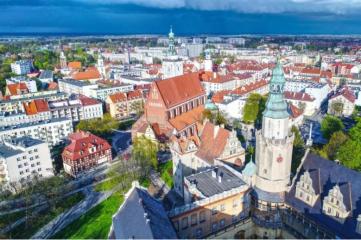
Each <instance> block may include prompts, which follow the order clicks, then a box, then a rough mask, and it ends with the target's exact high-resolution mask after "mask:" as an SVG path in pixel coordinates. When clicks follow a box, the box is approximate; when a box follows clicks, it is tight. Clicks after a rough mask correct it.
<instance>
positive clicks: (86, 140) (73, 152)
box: [62, 131, 111, 160]
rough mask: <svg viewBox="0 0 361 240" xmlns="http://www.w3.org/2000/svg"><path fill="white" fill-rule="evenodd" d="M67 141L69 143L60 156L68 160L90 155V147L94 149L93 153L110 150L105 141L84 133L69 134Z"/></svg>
mask: <svg viewBox="0 0 361 240" xmlns="http://www.w3.org/2000/svg"><path fill="white" fill-rule="evenodd" d="M69 140H70V141H71V143H70V144H69V145H68V146H66V147H65V148H64V151H63V153H62V156H64V157H66V158H68V159H70V160H76V159H79V158H83V157H86V156H88V155H90V154H92V153H90V152H89V148H91V147H95V148H96V150H95V152H98V151H106V150H109V149H110V148H111V147H110V145H109V143H108V142H107V141H106V140H104V139H102V138H100V137H98V136H96V135H94V134H91V133H89V132H84V131H77V132H75V133H72V134H70V135H69ZM93 153H94V152H93Z"/></svg>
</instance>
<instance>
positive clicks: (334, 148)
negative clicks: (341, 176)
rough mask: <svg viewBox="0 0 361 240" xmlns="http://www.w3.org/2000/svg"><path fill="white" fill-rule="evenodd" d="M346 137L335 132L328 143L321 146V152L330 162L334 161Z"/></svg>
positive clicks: (339, 132)
mask: <svg viewBox="0 0 361 240" xmlns="http://www.w3.org/2000/svg"><path fill="white" fill-rule="evenodd" d="M347 139H348V137H347V135H346V134H344V133H343V132H342V131H337V132H335V133H333V134H332V136H331V138H330V141H329V142H328V143H327V144H326V145H324V146H323V149H322V150H323V152H324V154H325V155H326V156H327V158H328V159H330V160H335V158H336V154H337V152H338V150H339V148H340V146H342V144H344V143H345V142H346V141H347Z"/></svg>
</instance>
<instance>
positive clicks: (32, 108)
mask: <svg viewBox="0 0 361 240" xmlns="http://www.w3.org/2000/svg"><path fill="white" fill-rule="evenodd" d="M24 109H25V112H26V115H34V114H37V113H41V112H47V111H49V105H48V103H47V102H46V101H45V100H44V99H35V100H33V101H31V102H29V103H24Z"/></svg>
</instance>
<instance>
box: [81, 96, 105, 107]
mask: <svg viewBox="0 0 361 240" xmlns="http://www.w3.org/2000/svg"><path fill="white" fill-rule="evenodd" d="M79 100H80V102H81V104H82V105H83V106H90V105H96V104H99V103H101V102H100V101H98V100H96V99H94V98H90V97H87V96H84V95H79Z"/></svg>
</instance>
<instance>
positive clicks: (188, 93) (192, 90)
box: [153, 73, 205, 108]
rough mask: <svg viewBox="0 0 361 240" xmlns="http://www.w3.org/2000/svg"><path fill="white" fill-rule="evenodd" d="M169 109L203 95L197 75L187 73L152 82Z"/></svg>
mask: <svg viewBox="0 0 361 240" xmlns="http://www.w3.org/2000/svg"><path fill="white" fill-rule="evenodd" d="M153 83H154V84H155V85H156V86H157V88H158V90H159V92H160V94H161V96H162V99H163V101H164V103H165V105H166V106H167V107H168V108H169V107H172V106H175V105H178V104H181V103H184V102H186V101H188V100H191V99H193V98H195V97H198V96H202V95H205V92H204V90H203V88H202V85H201V82H200V80H199V74H198V73H189V74H185V75H181V76H177V77H173V78H168V79H165V80H157V81H154V82H153Z"/></svg>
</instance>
